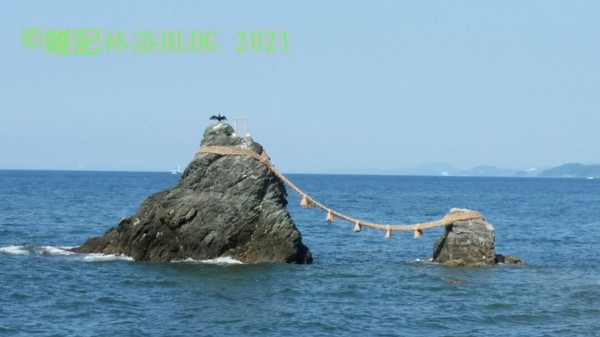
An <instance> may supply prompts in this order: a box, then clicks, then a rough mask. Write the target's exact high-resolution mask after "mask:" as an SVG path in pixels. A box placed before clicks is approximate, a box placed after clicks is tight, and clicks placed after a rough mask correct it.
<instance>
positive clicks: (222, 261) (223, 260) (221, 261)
mask: <svg viewBox="0 0 600 337" xmlns="http://www.w3.org/2000/svg"><path fill="white" fill-rule="evenodd" d="M173 262H191V263H203V264H217V265H229V264H244V263H243V262H242V261H238V260H236V259H234V258H231V257H229V256H221V257H217V258H216V259H209V260H194V259H192V258H191V257H188V258H187V259H185V260H179V261H173Z"/></svg>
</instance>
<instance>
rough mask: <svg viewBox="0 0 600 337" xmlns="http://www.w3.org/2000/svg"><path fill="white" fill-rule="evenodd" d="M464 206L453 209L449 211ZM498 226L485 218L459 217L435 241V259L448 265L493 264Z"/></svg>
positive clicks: (471, 265)
mask: <svg viewBox="0 0 600 337" xmlns="http://www.w3.org/2000/svg"><path fill="white" fill-rule="evenodd" d="M461 211H464V210H461V209H453V210H451V211H450V212H461ZM494 238H495V229H494V226H492V225H491V224H490V223H489V222H487V221H485V219H483V218H476V219H471V220H464V221H456V222H454V223H453V224H452V225H449V226H446V230H445V231H444V233H443V234H442V235H441V236H440V237H439V238H438V239H437V241H436V242H435V243H434V245H433V262H437V263H442V264H445V265H448V266H469V267H475V266H494V265H495V263H496V262H495V258H496V251H495V249H494Z"/></svg>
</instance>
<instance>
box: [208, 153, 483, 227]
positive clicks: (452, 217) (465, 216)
mask: <svg viewBox="0 0 600 337" xmlns="http://www.w3.org/2000/svg"><path fill="white" fill-rule="evenodd" d="M198 153H212V154H218V155H240V156H248V157H251V158H254V159H256V160H257V161H259V162H260V163H262V164H263V165H265V166H266V167H267V168H268V169H269V170H270V171H271V172H273V174H275V176H277V177H278V178H279V179H281V180H282V181H283V182H284V183H285V184H287V185H288V186H289V187H290V188H291V189H292V190H294V192H296V193H297V194H298V195H299V196H300V197H301V198H302V201H301V203H300V205H301V206H302V207H304V208H310V207H311V206H314V207H316V208H320V209H322V210H324V211H325V212H327V218H326V220H327V221H329V222H331V221H333V218H334V217H337V218H340V219H343V220H346V221H348V222H350V223H352V224H354V225H355V226H354V230H355V231H357V232H358V231H360V229H361V227H362V226H365V227H370V228H374V229H381V230H385V231H386V233H385V237H386V238H389V237H390V236H391V232H392V231H414V232H415V238H418V237H420V236H421V235H422V234H423V230H424V229H429V228H434V227H444V226H448V225H451V224H453V223H454V222H456V221H463V220H471V219H477V218H483V216H482V215H481V213H479V212H477V211H463V212H451V213H448V214H446V215H445V216H444V217H443V218H441V219H438V220H435V221H430V222H423V223H416V224H412V225H390V224H378V223H373V222H368V221H363V220H359V219H356V218H353V217H350V216H348V215H345V214H343V213H340V212H338V211H336V210H333V209H331V208H329V207H327V206H325V205H323V204H322V203H320V202H318V201H316V200H315V199H313V198H311V197H310V196H309V195H308V194H306V193H304V192H303V191H302V190H301V189H299V188H298V187H297V186H296V185H294V183H292V182H291V181H289V179H287V178H286V177H285V176H284V175H283V174H282V173H281V172H279V171H278V170H277V169H276V168H275V166H274V165H273V164H272V163H271V161H270V158H269V156H268V155H267V154H266V152H265V151H263V152H262V153H261V154H258V153H256V152H254V151H250V150H246V149H242V148H238V147H230V146H202V147H200V150H198Z"/></svg>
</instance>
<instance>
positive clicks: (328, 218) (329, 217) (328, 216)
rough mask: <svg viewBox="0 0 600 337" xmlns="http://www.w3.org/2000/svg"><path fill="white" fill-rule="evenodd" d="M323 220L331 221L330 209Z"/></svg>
mask: <svg viewBox="0 0 600 337" xmlns="http://www.w3.org/2000/svg"><path fill="white" fill-rule="evenodd" d="M325 220H327V222H333V214H331V211H328V212H327V218H326V219H325Z"/></svg>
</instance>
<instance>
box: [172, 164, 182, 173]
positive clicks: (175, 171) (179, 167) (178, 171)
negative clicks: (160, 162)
mask: <svg viewBox="0 0 600 337" xmlns="http://www.w3.org/2000/svg"><path fill="white" fill-rule="evenodd" d="M182 173H183V171H182V170H181V165H179V166H177V170H171V174H182Z"/></svg>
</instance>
